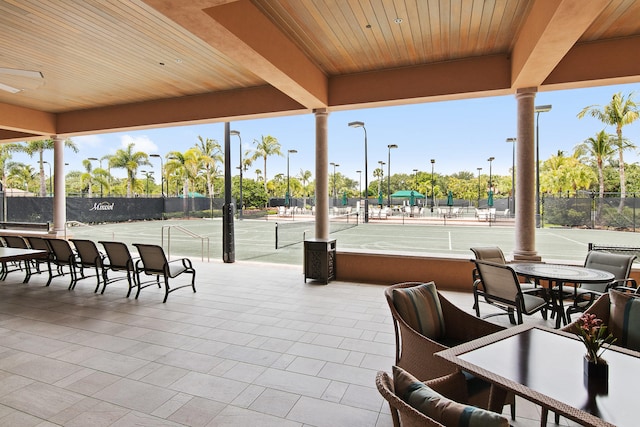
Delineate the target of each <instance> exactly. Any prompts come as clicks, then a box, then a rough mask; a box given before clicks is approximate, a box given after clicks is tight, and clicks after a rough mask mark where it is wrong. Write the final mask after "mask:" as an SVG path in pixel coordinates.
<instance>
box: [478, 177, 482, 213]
mask: <svg viewBox="0 0 640 427" xmlns="http://www.w3.org/2000/svg"><path fill="white" fill-rule="evenodd" d="M481 170H482V168H478V209H480V171H481Z"/></svg>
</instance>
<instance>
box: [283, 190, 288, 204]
mask: <svg viewBox="0 0 640 427" xmlns="http://www.w3.org/2000/svg"><path fill="white" fill-rule="evenodd" d="M284 204H285V206H289V192H288V191H287V192H286V193H284Z"/></svg>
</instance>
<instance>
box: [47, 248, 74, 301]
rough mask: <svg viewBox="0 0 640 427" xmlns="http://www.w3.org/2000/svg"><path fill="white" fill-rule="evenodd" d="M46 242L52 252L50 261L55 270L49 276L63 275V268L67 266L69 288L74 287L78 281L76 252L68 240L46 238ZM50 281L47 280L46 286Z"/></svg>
mask: <svg viewBox="0 0 640 427" xmlns="http://www.w3.org/2000/svg"><path fill="white" fill-rule="evenodd" d="M47 242H48V243H49V246H50V247H51V252H52V254H53V257H52V258H51V263H52V264H53V265H55V266H56V272H57V274H54V275H52V276H51V278H54V277H61V276H64V275H65V272H64V269H65V268H67V269H68V270H69V276H71V282H70V283H69V290H72V289H73V288H75V286H76V282H77V281H78V275H77V270H76V266H77V263H78V259H77V258H76V253H75V252H74V251H73V248H72V247H71V245H70V244H69V242H68V241H66V240H64V239H47ZM50 283H51V280H49V282H48V283H47V286H48V285H49V284H50Z"/></svg>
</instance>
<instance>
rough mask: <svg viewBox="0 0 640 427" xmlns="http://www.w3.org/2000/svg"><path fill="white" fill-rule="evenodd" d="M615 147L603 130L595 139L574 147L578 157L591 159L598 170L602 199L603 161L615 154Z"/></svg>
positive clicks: (589, 139) (586, 140)
mask: <svg viewBox="0 0 640 427" xmlns="http://www.w3.org/2000/svg"><path fill="white" fill-rule="evenodd" d="M615 151H616V150H615V147H614V145H613V144H612V138H611V135H609V134H608V133H606V132H605V131H604V129H602V130H601V131H600V132H598V133H597V134H596V136H595V137H593V136H592V137H591V138H587V139H585V140H584V142H583V143H582V144H579V145H578V146H577V147H576V154H577V155H578V156H579V157H582V156H584V155H587V156H589V157H591V158H593V159H594V160H595V162H596V167H597V169H598V184H599V197H600V198H601V199H602V198H603V197H604V161H605V160H608V159H610V158H611V156H613V154H614V153H615Z"/></svg>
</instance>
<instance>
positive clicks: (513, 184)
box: [507, 138, 518, 216]
mask: <svg viewBox="0 0 640 427" xmlns="http://www.w3.org/2000/svg"><path fill="white" fill-rule="evenodd" d="M517 140H518V139H517V138H507V142H511V143H513V147H512V149H511V199H512V200H513V202H512V203H511V204H508V202H509V199H507V207H508V208H509V212H511V216H515V213H516V180H515V176H516V141H517Z"/></svg>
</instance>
